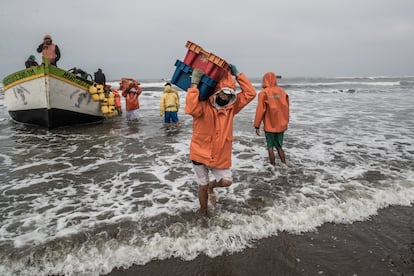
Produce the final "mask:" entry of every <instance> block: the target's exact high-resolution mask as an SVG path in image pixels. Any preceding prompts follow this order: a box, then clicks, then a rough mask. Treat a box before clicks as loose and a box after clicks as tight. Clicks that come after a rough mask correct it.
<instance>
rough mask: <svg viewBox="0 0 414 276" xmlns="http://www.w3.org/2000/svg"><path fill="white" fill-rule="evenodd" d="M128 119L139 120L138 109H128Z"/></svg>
mask: <svg viewBox="0 0 414 276" xmlns="http://www.w3.org/2000/svg"><path fill="white" fill-rule="evenodd" d="M126 119H127V121H138V120H139V113H138V109H134V110H127V111H126Z"/></svg>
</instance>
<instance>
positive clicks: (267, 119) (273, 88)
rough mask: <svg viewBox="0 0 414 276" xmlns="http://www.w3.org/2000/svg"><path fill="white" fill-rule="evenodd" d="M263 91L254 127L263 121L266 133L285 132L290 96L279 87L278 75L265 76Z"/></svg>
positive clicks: (268, 73)
mask: <svg viewBox="0 0 414 276" xmlns="http://www.w3.org/2000/svg"><path fill="white" fill-rule="evenodd" d="M262 87H263V90H262V91H260V93H259V96H258V102H257V107H256V115H255V118H254V127H255V128H259V127H260V123H261V122H262V121H263V125H264V127H263V129H264V131H266V132H283V131H285V130H286V129H287V127H288V123H289V96H288V95H287V94H286V92H285V91H284V90H283V89H282V88H280V87H279V86H278V85H277V79H276V75H275V73H273V72H267V73H266V74H264V76H263V82H262Z"/></svg>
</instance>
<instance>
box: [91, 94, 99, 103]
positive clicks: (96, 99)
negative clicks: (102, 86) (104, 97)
mask: <svg viewBox="0 0 414 276" xmlns="http://www.w3.org/2000/svg"><path fill="white" fill-rule="evenodd" d="M92 100H93V101H94V102H97V101H99V95H98V94H92Z"/></svg>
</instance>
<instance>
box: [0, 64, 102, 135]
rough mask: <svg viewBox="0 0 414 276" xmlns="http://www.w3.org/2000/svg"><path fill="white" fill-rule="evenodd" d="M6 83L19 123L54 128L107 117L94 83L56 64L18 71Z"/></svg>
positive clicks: (11, 111) (9, 105)
mask: <svg viewBox="0 0 414 276" xmlns="http://www.w3.org/2000/svg"><path fill="white" fill-rule="evenodd" d="M3 84H4V85H5V86H4V93H5V103H6V107H7V110H8V112H9V114H10V117H11V118H12V119H13V120H15V121H17V122H21V123H26V124H33V125H38V126H41V127H46V128H49V129H51V128H56V127H61V126H68V125H79V124H89V123H100V122H102V121H104V120H105V116H104V114H103V113H102V112H101V108H100V103H99V101H98V102H95V101H93V100H92V97H91V94H90V93H89V86H90V85H91V83H89V82H88V81H86V80H82V79H79V78H78V77H76V76H75V75H73V74H72V73H70V72H68V71H65V70H62V69H60V68H57V67H55V66H51V65H40V66H38V67H32V68H28V69H25V70H21V71H18V72H16V73H14V74H11V75H9V76H8V77H6V78H5V79H4V80H3Z"/></svg>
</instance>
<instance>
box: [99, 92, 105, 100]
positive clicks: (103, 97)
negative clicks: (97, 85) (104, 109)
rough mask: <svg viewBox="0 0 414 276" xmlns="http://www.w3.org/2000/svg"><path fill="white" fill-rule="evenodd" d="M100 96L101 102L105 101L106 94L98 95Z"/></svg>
mask: <svg viewBox="0 0 414 276" xmlns="http://www.w3.org/2000/svg"><path fill="white" fill-rule="evenodd" d="M98 95H99V100H101V101H102V100H103V99H105V94H104V93H98Z"/></svg>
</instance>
